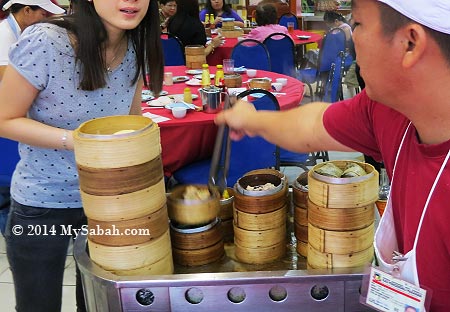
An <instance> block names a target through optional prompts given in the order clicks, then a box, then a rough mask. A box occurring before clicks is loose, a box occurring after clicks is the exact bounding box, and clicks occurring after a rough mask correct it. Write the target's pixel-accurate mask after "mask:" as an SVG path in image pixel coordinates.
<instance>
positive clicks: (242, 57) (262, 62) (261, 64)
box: [231, 39, 271, 71]
mask: <svg viewBox="0 0 450 312" xmlns="http://www.w3.org/2000/svg"><path fill="white" fill-rule="evenodd" d="M231 58H232V59H233V60H234V66H236V67H240V66H245V67H246V68H254V69H261V70H269V71H270V70H271V67H270V56H269V51H267V48H266V46H265V45H264V44H263V43H261V42H259V41H258V40H254V39H244V40H242V41H240V42H238V43H237V44H236V45H235V46H234V48H233V50H232V51H231Z"/></svg>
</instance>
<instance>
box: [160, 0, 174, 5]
mask: <svg viewBox="0 0 450 312" xmlns="http://www.w3.org/2000/svg"><path fill="white" fill-rule="evenodd" d="M169 2H176V1H175V0H159V3H160V4H162V5H166V4H167V3H169Z"/></svg>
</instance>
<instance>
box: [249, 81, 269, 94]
mask: <svg viewBox="0 0 450 312" xmlns="http://www.w3.org/2000/svg"><path fill="white" fill-rule="evenodd" d="M248 84H249V86H250V88H251V89H257V88H259V89H264V90H267V91H270V89H271V88H272V84H271V82H270V80H269V79H268V78H252V79H250V80H249V83H248Z"/></svg>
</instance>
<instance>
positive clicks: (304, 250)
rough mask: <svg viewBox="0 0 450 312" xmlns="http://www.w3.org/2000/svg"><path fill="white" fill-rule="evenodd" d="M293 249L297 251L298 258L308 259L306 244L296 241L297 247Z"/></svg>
mask: <svg viewBox="0 0 450 312" xmlns="http://www.w3.org/2000/svg"><path fill="white" fill-rule="evenodd" d="M295 249H296V250H297V253H298V254H299V255H300V256H303V257H305V258H307V257H308V243H305V242H302V241H299V240H298V241H297V245H296V246H295Z"/></svg>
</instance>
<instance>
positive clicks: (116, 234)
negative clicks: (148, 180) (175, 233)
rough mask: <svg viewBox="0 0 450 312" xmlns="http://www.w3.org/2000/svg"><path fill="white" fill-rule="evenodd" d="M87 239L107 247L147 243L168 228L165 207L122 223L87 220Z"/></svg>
mask: <svg viewBox="0 0 450 312" xmlns="http://www.w3.org/2000/svg"><path fill="white" fill-rule="evenodd" d="M88 227H89V234H88V237H89V239H90V240H91V241H92V242H94V243H97V244H103V245H107V246H127V245H135V244H141V243H145V242H148V241H150V240H152V239H155V238H157V237H159V236H161V235H162V234H164V233H165V232H166V231H167V229H168V228H169V217H168V216H167V207H166V206H165V205H164V206H163V207H161V208H160V209H159V210H157V211H155V212H153V213H151V214H149V215H146V216H143V217H140V218H137V219H129V220H124V221H98V220H94V219H90V218H89V219H88Z"/></svg>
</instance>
